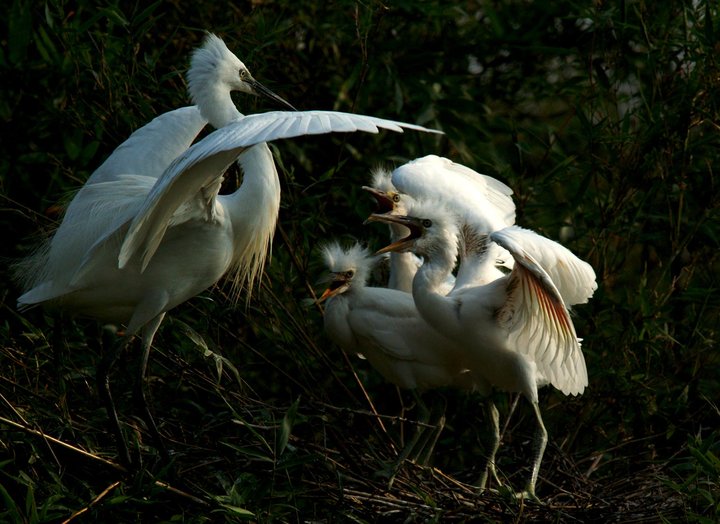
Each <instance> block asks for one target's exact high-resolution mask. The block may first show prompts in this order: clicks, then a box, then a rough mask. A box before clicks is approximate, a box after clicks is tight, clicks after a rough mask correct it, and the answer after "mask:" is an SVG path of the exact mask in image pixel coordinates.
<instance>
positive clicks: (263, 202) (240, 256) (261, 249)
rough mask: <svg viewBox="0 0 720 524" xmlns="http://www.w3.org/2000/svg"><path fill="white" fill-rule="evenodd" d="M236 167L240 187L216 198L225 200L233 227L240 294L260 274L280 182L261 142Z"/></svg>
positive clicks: (272, 226)
mask: <svg viewBox="0 0 720 524" xmlns="http://www.w3.org/2000/svg"><path fill="white" fill-rule="evenodd" d="M238 164H240V166H241V167H242V169H243V182H242V185H241V186H240V188H239V189H238V190H237V191H235V192H234V193H232V194H230V195H221V196H219V197H218V198H219V199H221V200H225V203H224V205H223V207H224V209H225V210H226V211H227V213H228V215H229V217H228V218H229V220H230V223H231V224H232V231H233V233H232V234H233V252H234V254H233V264H232V265H233V266H234V267H235V268H239V272H238V274H237V275H236V277H235V288H236V290H237V291H238V292H239V289H241V288H242V287H243V286H244V285H245V283H247V284H248V287H249V288H251V287H252V284H253V282H254V281H255V279H256V278H257V277H259V276H260V274H262V270H263V267H264V265H265V259H266V257H267V255H268V252H269V251H270V246H271V244H272V236H273V233H274V232H275V225H276V223H277V218H278V213H279V211H280V179H279V177H278V173H277V169H276V168H275V161H274V160H273V156H272V152H271V151H270V148H269V147H268V145H267V144H266V143H264V142H263V143H260V144H258V145H256V146H253V147H251V148H250V149H247V150H246V151H245V152H243V154H242V155H240V157H239V158H238ZM248 291H250V289H249V290H248ZM247 295H248V296H250V293H249V292H248V293H247Z"/></svg>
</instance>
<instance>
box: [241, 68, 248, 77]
mask: <svg viewBox="0 0 720 524" xmlns="http://www.w3.org/2000/svg"><path fill="white" fill-rule="evenodd" d="M239 73H240V80H245V78H247V75H248V72H247V69H240V71H239Z"/></svg>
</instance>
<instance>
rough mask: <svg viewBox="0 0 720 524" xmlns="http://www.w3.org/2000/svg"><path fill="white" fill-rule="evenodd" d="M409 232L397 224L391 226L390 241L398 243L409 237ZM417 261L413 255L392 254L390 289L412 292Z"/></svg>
mask: <svg viewBox="0 0 720 524" xmlns="http://www.w3.org/2000/svg"><path fill="white" fill-rule="evenodd" d="M408 233H409V230H408V229H407V228H406V227H403V226H397V225H395V224H393V225H391V226H390V241H391V242H396V241H398V240H400V239H401V238H403V237H405V236H407V234H408ZM417 268H418V266H417V260H416V258H415V257H414V256H413V254H412V253H398V252H395V251H393V252H391V253H390V279H389V280H388V287H389V288H390V289H399V290H400V291H407V292H408V293H409V292H410V291H412V281H413V277H414V276H415V273H416V272H417Z"/></svg>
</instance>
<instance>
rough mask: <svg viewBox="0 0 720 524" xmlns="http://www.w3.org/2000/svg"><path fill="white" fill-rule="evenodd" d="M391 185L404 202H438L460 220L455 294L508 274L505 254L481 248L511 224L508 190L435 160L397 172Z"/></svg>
mask: <svg viewBox="0 0 720 524" xmlns="http://www.w3.org/2000/svg"><path fill="white" fill-rule="evenodd" d="M391 181H392V184H393V185H394V187H396V188H397V191H398V192H399V193H400V194H401V195H403V198H406V197H404V195H407V196H409V197H411V202H412V201H414V200H427V199H437V200H439V201H442V202H443V203H444V205H445V206H446V207H447V208H448V209H452V210H453V212H454V214H455V215H457V216H458V217H459V220H460V224H459V225H460V238H461V244H460V252H459V258H460V265H459V267H458V271H457V279H456V282H455V287H456V288H462V287H463V286H467V285H477V284H487V283H488V282H491V281H493V280H495V279H496V278H499V277H501V276H503V274H504V273H503V272H502V271H501V270H500V269H499V268H498V266H504V267H506V268H510V269H511V268H512V265H513V259H512V257H511V256H510V255H509V253H508V252H507V251H506V250H505V249H503V248H502V247H500V246H499V245H497V244H494V243H490V244H488V243H486V242H483V238H484V236H486V235H489V234H490V233H492V232H493V231H497V230H498V229H503V228H504V227H507V226H511V225H513V224H514V223H515V202H513V199H512V194H513V191H512V189H510V188H509V187H508V186H507V185H505V184H504V183H502V182H500V181H499V180H497V179H495V178H493V177H490V176H487V175H483V174H481V173H478V172H476V171H474V170H472V169H470V168H469V167H467V166H464V165H462V164H458V163H456V162H453V161H452V160H450V159H448V158H443V157H439V156H436V155H428V156H424V157H421V158H417V159H415V160H413V161H411V162H408V163H406V164H403V165H402V166H400V167H398V168H396V169H395V170H394V171H393V172H392V175H391ZM405 207H406V208H408V207H410V205H408V204H406V205H405ZM395 214H398V213H395Z"/></svg>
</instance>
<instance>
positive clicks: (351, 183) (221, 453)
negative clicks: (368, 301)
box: [0, 0, 720, 522]
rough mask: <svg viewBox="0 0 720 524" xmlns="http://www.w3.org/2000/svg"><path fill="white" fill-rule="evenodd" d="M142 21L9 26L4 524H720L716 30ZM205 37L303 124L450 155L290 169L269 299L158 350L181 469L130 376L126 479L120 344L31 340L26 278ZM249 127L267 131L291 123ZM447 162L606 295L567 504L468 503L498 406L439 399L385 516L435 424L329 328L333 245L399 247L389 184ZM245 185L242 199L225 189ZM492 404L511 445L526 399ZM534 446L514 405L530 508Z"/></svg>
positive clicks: (312, 159)
mask: <svg viewBox="0 0 720 524" xmlns="http://www.w3.org/2000/svg"><path fill="white" fill-rule="evenodd" d="M141 4H143V3H142V2H137V3H132V2H129V3H124V2H73V3H69V2H64V1H61V0H50V1H48V2H46V3H31V2H23V1H19V0H15V1H13V2H12V5H11V6H10V8H9V10H8V11H7V14H6V16H5V17H4V20H3V22H2V25H1V27H2V33H1V34H0V44H1V48H0V126H1V128H2V135H1V136H2V139H1V141H0V189H1V194H2V212H1V213H0V228H2V231H4V233H3V238H4V241H3V242H2V252H0V256H2V257H3V261H4V263H3V265H2V269H1V270H0V277H1V278H2V287H1V288H0V289H2V303H1V305H0V308H1V309H0V315H1V316H0V348H1V352H2V353H1V354H2V358H1V359H0V366H1V368H0V395H2V396H1V397H0V416H2V421H0V450H1V451H0V496H1V498H2V500H3V501H4V505H3V504H0V516H1V517H2V520H4V521H8V522H48V521H58V522H60V521H63V520H65V519H67V518H69V517H70V516H71V515H74V514H75V512H77V511H81V510H83V509H86V510H87V511H86V512H85V513H83V514H82V515H78V516H77V517H76V518H77V520H78V521H83V520H84V521H89V522H90V521H108V519H111V520H113V521H122V522H135V521H137V522H166V521H173V522H177V521H189V522H206V521H212V522H214V521H219V522H220V521H226V520H237V519H240V520H241V519H245V518H248V519H251V520H256V521H262V522H266V521H282V522H284V521H293V522H304V521H308V520H310V521H321V522H335V521H340V522H344V521H357V522H362V521H368V522H375V521H377V520H378V519H384V520H386V521H406V520H407V521H426V520H432V519H438V520H442V521H452V520H465V519H472V518H477V519H486V520H491V521H493V520H497V521H508V520H509V519H515V520H526V519H533V520H539V521H563V522H564V521H568V522H570V521H588V520H591V519H599V520H602V521H604V522H608V521H622V522H631V521H632V522H640V521H647V522H657V521H660V520H662V519H663V518H665V519H669V520H676V519H679V520H681V521H691V522H712V521H714V520H715V519H717V518H718V514H719V513H720V487H719V477H720V459H718V456H719V455H720V432H719V431H718V423H719V422H720V413H719V411H718V397H719V393H720V387H719V385H718V378H719V377H718V363H719V360H720V358H719V357H718V351H717V336H718V320H719V319H718V311H719V308H718V305H719V301H718V294H717V288H718V279H719V278H718V275H719V272H718V269H719V264H718V243H719V237H718V234H719V233H720V225H719V222H718V204H719V203H720V193H719V191H718V184H719V183H720V182H719V181H718V179H717V177H716V173H717V172H718V169H720V163H719V162H718V160H719V156H720V147H719V146H720V127H719V125H720V118H719V113H718V103H719V102H720V94H719V93H718V87H719V84H720V67H719V60H720V59H719V58H718V57H719V56H720V41H719V40H718V35H719V34H720V22H718V19H719V18H720V13H718V9H717V5H716V4H715V3H714V2H710V1H698V2H680V1H673V2H639V1H638V2H629V1H628V2H603V1H596V2H575V1H569V0H560V1H552V2H551V1H542V0H538V1H497V2H471V1H470V2H457V3H444V2H431V1H427V2H415V1H413V2H410V1H407V2H403V1H399V2H391V3H385V4H383V3H379V2H374V1H371V2H363V3H360V2H357V3H355V2H349V1H339V2H295V1H290V0H278V1H256V2H252V3H250V2H233V3H221V2H210V1H201V0H198V1H196V2H191V3H190V2H189V3H181V2H175V1H161V2H156V3H154V4H151V5H150V6H149V7H146V6H144V5H143V6H141ZM205 30H211V31H213V32H215V33H217V34H218V35H220V36H222V37H223V38H224V39H225V41H226V43H227V44H228V46H229V48H230V49H231V50H233V51H234V52H235V53H236V54H237V55H238V56H239V57H240V58H241V59H242V60H243V61H244V62H245V64H246V65H247V66H248V67H249V68H250V70H251V71H252V72H253V74H254V76H255V77H256V78H257V79H258V80H260V81H261V82H263V83H264V84H266V85H267V86H268V87H270V88H271V89H273V90H274V91H276V92H277V93H278V94H280V95H281V96H283V97H285V98H286V99H287V100H289V101H290V102H291V103H293V104H294V105H295V106H296V107H298V108H299V109H335V110H342V111H351V112H356V113H362V114H371V115H376V116H382V117H387V118H393V119H399V120H404V121H407V122H412V123H419V124H422V125H426V126H430V127H435V128H439V129H442V130H443V131H444V132H445V135H444V136H442V137H436V136H429V135H421V134H419V133H413V132H407V133H405V134H404V135H396V134H394V133H388V132H383V133H381V134H380V135H377V136H371V135H362V136H361V135H360V134H354V135H335V136H323V137H310V138H301V139H294V140H287V141H281V142H277V143H275V144H273V145H272V147H273V150H274V152H275V154H276V162H277V164H278V168H279V170H280V175H281V180H282V186H283V202H282V209H281V213H280V224H279V227H278V231H277V232H276V235H275V240H274V248H273V256H272V260H271V262H270V264H269V265H268V267H267V268H266V273H265V277H264V279H263V282H262V284H261V286H260V288H259V289H256V290H255V291H254V294H253V297H252V299H251V300H250V301H249V302H248V304H247V305H245V304H244V303H241V304H239V305H233V304H232V303H231V302H230V301H229V300H228V291H229V289H228V287H227V286H223V285H222V284H221V285H219V286H217V287H216V288H214V289H211V290H208V291H207V292H205V293H203V294H202V295H201V296H199V297H197V298H195V299H192V300H190V301H189V302H187V303H186V304H183V305H182V306H180V307H178V308H176V309H174V310H172V311H171V312H170V313H169V315H168V317H167V319H166V321H165V322H164V324H163V326H162V327H161V329H160V332H159V334H158V336H157V338H156V339H155V349H154V350H153V353H152V355H151V363H150V369H149V373H148V375H149V378H150V392H151V395H150V396H151V397H152V404H153V409H154V411H155V413H156V417H157V419H158V421H159V424H160V429H161V432H162V433H163V435H165V436H166V437H167V438H168V440H169V442H170V447H171V449H172V450H173V452H174V460H173V463H172V465H171V466H169V467H168V466H167V465H166V464H163V463H162V462H161V461H159V460H158V457H157V456H156V454H157V452H156V450H155V449H154V448H153V447H152V446H151V445H150V444H152V442H151V440H150V439H149V437H148V436H147V435H146V432H145V431H144V429H143V426H142V423H141V422H140V420H138V419H137V417H136V416H135V415H134V413H133V410H132V405H131V404H132V403H131V400H130V391H131V384H132V376H133V370H134V366H135V362H136V356H135V354H130V353H129V354H127V355H125V356H124V357H123V359H122V360H123V361H122V362H121V363H120V365H119V366H118V369H117V371H116V373H115V376H114V377H113V383H114V387H115V391H116V398H117V400H118V404H120V406H121V411H122V413H123V415H122V419H123V423H124V424H125V426H126V427H127V434H128V438H129V439H130V441H131V443H132V445H133V446H138V447H139V448H140V450H141V451H142V454H143V456H144V458H145V461H144V465H143V469H142V471H141V473H140V474H138V475H134V476H127V475H125V474H123V473H122V472H120V471H119V470H118V469H117V468H116V467H115V466H114V465H113V464H112V463H111V464H105V463H102V462H100V459H107V460H110V461H111V462H113V461H115V448H114V443H113V440H112V438H111V437H110V436H109V435H108V433H107V431H106V417H105V413H104V410H102V409H101V408H100V402H99V400H98V398H97V396H96V393H95V389H94V379H93V377H94V366H95V363H96V362H97V360H98V358H99V357H98V352H97V350H96V347H97V346H98V338H99V335H98V333H99V330H98V328H97V326H96V325H95V324H94V323H93V322H89V321H84V320H78V321H72V320H70V319H62V318H58V317H56V316H53V315H50V314H47V313H45V312H43V311H40V310H33V311H30V312H27V313H24V314H19V313H18V312H17V311H16V308H15V299H16V298H17V296H18V294H19V290H18V289H17V287H16V286H15V285H14V283H13V282H12V280H11V277H10V274H9V270H8V265H9V263H10V262H11V261H12V260H14V259H17V258H18V257H21V256H23V255H26V254H28V253H29V252H30V250H31V249H32V246H33V245H35V244H36V243H37V241H38V238H39V235H41V234H42V233H43V232H48V231H51V230H52V227H53V226H54V224H56V222H57V221H58V220H59V219H60V217H61V212H62V202H63V199H64V198H65V196H66V195H67V194H68V192H70V191H72V190H73V189H76V188H77V187H79V186H80V185H81V184H82V183H83V182H84V180H85V179H86V178H87V177H88V176H89V175H90V173H91V172H92V171H93V169H94V168H95V167H97V166H98V165H99V164H100V163H101V162H102V161H103V159H104V158H105V157H106V156H107V155H108V154H109V153H110V152H111V151H112V150H113V149H114V148H115V147H116V146H117V145H118V144H119V143H120V142H122V141H123V140H124V139H125V138H126V137H127V136H128V135H129V134H130V133H131V132H132V131H133V130H134V129H136V128H138V127H139V126H141V125H143V124H144V123H146V122H148V121H149V120H150V119H151V118H153V117H154V116H155V115H157V114H159V113H161V112H164V111H168V110H171V109H174V108H177V107H180V106H183V105H187V104H188V103H189V99H188V95H187V91H186V85H185V82H184V78H183V74H184V72H185V71H186V68H187V65H188V61H189V54H190V52H191V51H192V49H193V48H194V47H196V46H197V45H198V44H199V43H200V42H201V41H202V37H203V32H204V31H205ZM236 101H237V103H238V107H239V108H240V110H241V111H242V112H245V113H252V112H258V111H265V110H272V109H276V107H270V106H267V105H265V103H264V102H263V101H259V100H256V99H249V98H248V97H242V96H238V97H237V99H236ZM426 154H438V155H443V156H447V157H449V158H451V159H453V160H455V161H457V162H460V163H463V164H466V165H468V166H469V167H472V168H473V169H476V170H477V171H479V172H482V173H485V174H488V175H491V176H494V177H497V178H499V179H500V180H502V181H503V182H505V183H507V184H508V185H509V186H510V187H512V188H513V190H514V191H515V200H516V203H517V209H518V214H517V222H518V224H520V225H522V226H525V227H529V228H532V229H534V230H536V231H538V232H541V233H543V234H545V235H547V236H549V237H550V238H553V239H559V238H560V236H561V231H562V232H563V239H564V244H565V245H566V246H567V247H569V248H570V249H572V250H573V251H574V252H575V253H577V254H578V255H579V256H581V257H582V258H584V259H586V260H588V261H589V262H590V263H591V264H592V265H593V267H594V268H595V271H596V273H597V276H598V284H599V289H598V291H597V292H596V294H595V296H594V298H593V299H592V301H591V302H590V303H589V304H588V305H584V306H579V307H577V308H576V309H575V312H574V319H575V323H576V328H577V331H578V333H579V334H580V336H582V337H583V339H584V340H583V350H584V353H585V356H586V360H587V367H588V372H589V376H590V386H589V388H588V389H587V390H586V392H585V394H584V395H582V396H580V397H578V398H567V397H564V396H563V395H562V394H560V393H559V392H557V391H550V390H545V391H542V392H541V405H542V409H543V413H544V417H545V423H546V426H547V428H548V431H549V433H550V444H549V446H548V451H547V453H546V456H545V460H544V462H543V466H542V468H541V471H540V481H539V483H538V494H539V496H540V497H541V499H543V501H544V502H545V503H546V504H545V505H543V506H540V505H536V504H529V503H525V504H520V503H519V502H516V501H515V500H514V499H513V498H512V497H511V496H510V495H509V492H508V491H507V490H501V491H500V492H499V493H485V494H483V495H478V494H476V493H475V492H474V490H473V489H472V488H471V487H470V485H472V483H473V482H475V481H477V478H478V476H479V472H480V469H481V467H482V465H483V460H482V456H483V453H484V451H483V436H482V434H481V431H482V428H483V423H484V420H483V414H482V413H483V412H482V409H481V402H482V399H480V398H478V397H476V396H472V395H471V396H467V395H465V394H461V393H459V392H455V391H441V392H434V393H433V392H429V393H427V394H426V397H427V398H433V399H435V401H437V400H438V399H440V400H441V401H442V402H444V403H445V404H446V415H447V427H446V429H445V431H444V432H443V434H442V436H441V438H440V441H439V442H438V445H437V448H436V452H435V458H434V465H435V466H436V468H437V469H435V470H430V469H423V468H419V467H416V466H414V465H412V464H407V465H405V466H404V467H403V468H402V469H401V470H400V472H399V473H398V477H397V478H396V480H395V483H394V484H393V487H392V488H391V489H390V490H388V489H387V474H388V471H390V469H391V468H392V466H393V464H394V459H395V457H396V451H397V449H399V448H400V447H401V443H402V439H403V437H404V435H405V434H407V433H408V432H410V431H412V429H413V426H412V420H414V419H415V418H416V416H417V413H416V411H417V410H415V409H412V408H413V402H412V397H410V396H409V395H408V394H407V393H405V392H402V393H400V392H397V391H396V389H395V388H394V387H392V386H390V385H388V384H385V383H383V382H382V380H381V379H380V378H379V376H378V375H377V374H376V373H375V372H374V371H373V370H372V369H369V367H368V365H367V363H366V362H364V361H361V360H358V359H356V358H350V357H346V356H344V355H343V354H342V352H341V351H340V350H339V349H338V348H337V347H336V346H334V345H333V344H332V343H331V342H330V341H329V340H328V339H327V338H326V337H325V335H324V333H323V331H322V316H321V313H320V310H319V308H318V307H317V306H315V305H314V303H313V301H312V292H313V290H315V292H318V291H321V290H322V289H321V287H322V286H321V285H320V284H318V283H317V281H318V279H319V278H320V277H321V276H322V274H323V268H322V265H321V263H320V261H319V253H318V247H319V246H320V245H321V244H322V243H323V242H324V241H327V240H328V239H331V238H341V239H345V240H348V241H349V240H352V239H360V240H362V241H364V242H367V243H368V244H369V245H370V246H371V247H379V246H380V245H381V243H382V242H383V241H384V240H385V237H384V234H385V229H384V228H381V227H367V226H366V227H363V226H362V221H363V219H364V218H365V217H366V216H367V214H368V213H369V212H370V211H371V209H372V203H371V201H370V199H369V198H368V197H367V195H366V194H364V193H363V192H362V191H361V190H360V186H361V185H362V184H365V183H367V182H368V181H369V171H370V169H371V168H373V167H375V166H377V165H387V166H388V167H392V166H395V165H399V164H400V163H403V162H405V161H407V160H410V159H413V158H416V157H418V156H423V155H426ZM238 183H239V181H238V175H237V173H234V172H231V173H230V174H229V176H228V178H227V182H226V184H227V186H228V190H233V189H234V188H235V187H237V184H238ZM135 352H137V348H135ZM361 384H362V386H361ZM365 394H367V395H368V396H369V398H370V399H372V401H373V403H374V406H375V408H376V409H377V411H378V412H379V413H380V414H381V415H382V418H381V419H380V420H383V422H384V425H383V427H384V428H385V429H383V427H381V425H380V423H379V422H378V418H377V417H375V416H373V415H372V413H371V407H370V404H369V403H368V400H367V398H366V396H365ZM496 399H497V401H498V403H499V404H500V405H501V408H502V409H501V416H502V417H503V419H504V417H505V415H506V414H507V406H508V404H509V399H508V397H507V395H504V394H498V395H497V397H496ZM405 418H407V419H409V421H407V420H404V419H405ZM533 429H534V428H533V417H532V412H531V410H530V409H529V406H528V405H527V404H526V403H524V402H520V404H519V407H518V410H517V412H516V414H515V415H514V416H513V418H512V420H511V421H510V423H509V425H508V428H507V430H506V432H505V433H504V440H503V446H502V447H501V449H500V452H499V455H498V467H499V469H500V471H501V474H502V475H504V476H505V478H507V482H508V483H509V485H511V486H514V487H516V488H520V487H522V486H523V485H524V482H525V479H526V478H527V475H528V470H527V465H528V463H529V462H530V456H531V449H530V446H529V440H530V438H531V436H532V432H533ZM42 435H46V436H48V437H53V438H55V439H58V440H60V441H62V442H64V443H66V444H67V445H68V447H62V446H60V445H57V444H51V443H50V442H49V440H48V439H47V438H44V437H43V436H42ZM81 450H84V452H85V453H86V455H82V454H81V453H80V451H81ZM171 488H177V489H178V490H180V491H175V490H173V489H171ZM3 506H4V508H5V509H1V508H3ZM248 512H249V513H248ZM250 513H252V515H250Z"/></svg>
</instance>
